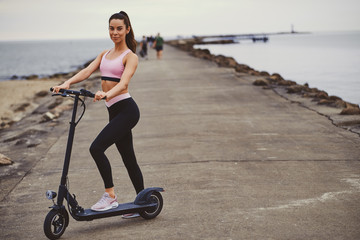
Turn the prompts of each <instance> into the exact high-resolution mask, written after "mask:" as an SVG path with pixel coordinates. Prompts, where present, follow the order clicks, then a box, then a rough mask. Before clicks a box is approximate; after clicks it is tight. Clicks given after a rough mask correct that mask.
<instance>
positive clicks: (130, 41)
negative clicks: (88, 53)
mask: <svg viewBox="0 0 360 240" xmlns="http://www.w3.org/2000/svg"><path fill="white" fill-rule="evenodd" d="M112 19H120V20H124V23H125V26H126V28H128V27H130V32H129V33H128V34H126V45H127V46H128V48H130V50H131V51H133V52H134V53H136V45H137V43H136V40H135V36H134V31H133V28H132V26H131V23H130V18H129V16H128V15H127V13H126V12H124V11H120V12H119V13H115V14H113V15H112V16H111V17H110V18H109V24H110V21H111V20H112Z"/></svg>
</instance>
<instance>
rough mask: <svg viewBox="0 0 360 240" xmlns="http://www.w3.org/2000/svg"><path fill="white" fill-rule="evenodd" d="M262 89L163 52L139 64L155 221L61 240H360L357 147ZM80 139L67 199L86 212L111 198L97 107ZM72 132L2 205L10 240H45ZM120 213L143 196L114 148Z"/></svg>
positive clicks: (111, 224)
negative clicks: (157, 192) (95, 148)
mask: <svg viewBox="0 0 360 240" xmlns="http://www.w3.org/2000/svg"><path fill="white" fill-rule="evenodd" d="M253 80H254V77H252V76H247V75H240V74H237V73H235V72H234V71H233V70H232V69H226V68H218V67H217V66H216V65H215V64H214V63H211V62H208V61H204V60H200V59H196V58H192V57H190V56H188V55H187V53H185V52H181V51H178V50H175V49H173V48H171V47H169V46H166V47H165V51H164V59H163V60H161V61H157V60H156V59H155V56H154V51H153V50H151V51H150V59H149V60H148V61H145V60H142V61H141V62H140V64H139V67H138V70H137V73H136V75H135V77H134V79H133V80H132V84H131V89H130V92H131V94H132V96H133V97H134V99H135V100H136V101H137V103H138V105H139V107H140V111H141V120H140V122H139V124H138V125H137V126H136V128H135V129H134V144H135V151H136V153H137V158H138V161H139V164H140V165H141V168H142V171H143V174H144V178H145V185H146V187H150V186H160V187H164V188H165V190H166V192H164V193H163V197H164V209H163V212H162V213H161V214H160V215H159V216H158V217H157V218H156V219H154V220H150V221H145V220H143V219H133V220H123V219H121V218H120V217H113V218H108V219H102V220H94V221H92V222H76V221H75V220H73V219H70V225H69V226H68V228H67V229H66V232H65V233H64V235H63V237H62V239H77V240H79V239H147V240H148V239H157V240H158V239H164V240H165V239H166V240H168V239H359V238H360V202H359V199H360V162H359V159H360V147H359V146H360V137H359V136H358V135H357V134H354V133H351V132H348V131H346V130H344V129H341V128H337V127H335V126H333V125H332V123H331V122H330V121H329V120H328V119H327V118H325V117H323V116H321V115H319V114H317V113H316V112H314V111H311V110H308V109H305V108H302V107H300V106H298V105H297V104H293V103H291V102H290V101H287V100H285V99H283V98H281V97H280V96H278V95H277V94H275V93H274V92H273V91H271V90H263V89H261V88H259V87H255V86H253V85H252V81H253ZM90 102H91V101H88V109H87V112H86V114H85V116H84V119H83V120H82V122H81V123H80V124H79V126H78V127H77V130H76V133H77V135H76V137H75V141H76V144H75V148H74V151H73V155H72V163H71V167H70V168H71V169H70V173H69V180H70V191H71V192H72V193H75V194H76V195H77V199H78V200H79V202H80V203H81V205H82V206H83V207H90V206H91V205H92V204H93V203H94V202H96V201H97V200H98V198H99V197H100V196H101V194H102V192H103V189H102V187H103V184H102V182H101V179H100V176H99V173H98V171H97V169H96V166H95V164H94V162H93V160H92V159H91V156H90V154H89V151H88V148H89V145H90V143H91V141H92V139H94V138H95V136H96V134H97V133H98V132H99V131H100V130H101V128H102V126H103V125H104V124H105V123H106V121H107V112H106V109H105V107H104V105H103V103H95V104H94V103H92V102H91V103H90ZM65 126H66V127H67V125H60V127H64V132H63V134H62V135H61V136H60V137H59V138H58V140H57V141H56V142H55V143H54V144H53V145H52V146H51V147H50V148H49V149H48V151H47V154H46V155H45V156H42V157H41V158H40V157H39V159H40V160H39V161H38V162H37V164H36V165H35V166H34V167H33V168H32V170H31V171H30V172H29V173H28V174H27V175H26V176H25V177H24V178H23V179H22V181H21V182H20V183H19V184H18V185H17V186H16V187H15V188H14V189H13V191H12V192H11V193H10V194H9V195H8V196H6V197H5V199H4V200H3V201H2V202H0V218H1V221H0V227H1V233H0V238H1V239H45V236H44V234H43V230H42V225H43V221H44V218H45V216H46V214H47V212H48V211H49V209H48V208H47V207H48V206H51V205H52V203H51V202H50V201H49V200H47V199H45V194H44V193H45V191H46V190H47V189H53V190H57V186H58V184H59V180H60V175H61V169H62V161H63V153H64V150H65V144H66V138H67V130H66V128H65ZM107 154H108V156H109V158H110V159H111V163H112V167H113V175H114V178H115V181H114V182H115V184H116V191H117V193H118V195H119V200H120V201H122V202H128V201H132V200H133V199H134V198H135V192H134V190H133V188H132V185H131V183H130V180H129V178H128V176H127V173H126V170H125V168H124V167H123V164H122V162H121V160H120V158H119V155H118V153H117V152H116V150H115V148H110V149H109V150H108V151H107Z"/></svg>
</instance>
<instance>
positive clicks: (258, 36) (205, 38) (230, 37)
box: [192, 31, 311, 44]
mask: <svg viewBox="0 0 360 240" xmlns="http://www.w3.org/2000/svg"><path fill="white" fill-rule="evenodd" d="M310 33H311V32H296V31H291V32H275V33H246V34H227V35H201V36H199V35H193V36H192V38H193V39H194V41H195V42H196V44H227V43H239V42H240V41H242V40H252V41H253V42H254V43H255V42H258V41H262V42H267V41H269V36H272V35H285V34H310Z"/></svg>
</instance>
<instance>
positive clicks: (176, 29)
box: [0, 0, 360, 40]
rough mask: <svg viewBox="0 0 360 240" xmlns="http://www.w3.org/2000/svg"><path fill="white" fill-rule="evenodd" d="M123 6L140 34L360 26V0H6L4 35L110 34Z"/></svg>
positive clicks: (2, 0) (1, 22) (0, 29)
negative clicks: (112, 20)
mask: <svg viewBox="0 0 360 240" xmlns="http://www.w3.org/2000/svg"><path fill="white" fill-rule="evenodd" d="M121 10H123V11H125V12H127V13H128V15H129V17H130V21H131V24H132V27H133V30H134V32H135V35H136V37H141V36H142V35H156V34H157V33H158V32H160V33H161V35H163V36H169V37H170V36H171V37H173V36H191V35H214V34H241V33H268V32H279V31H290V29H291V25H292V24H293V25H294V27H295V30H296V31H311V32H317V31H354V30H355V31H356V30H360V14H359V12H360V0H222V1H220V0H127V1H126V0H122V1H121V0H0V40H46V39H89V38H91V39H94V38H95V39H96V38H97V39H99V38H107V37H108V19H109V17H110V16H111V15H112V14H113V13H116V12H119V11H121Z"/></svg>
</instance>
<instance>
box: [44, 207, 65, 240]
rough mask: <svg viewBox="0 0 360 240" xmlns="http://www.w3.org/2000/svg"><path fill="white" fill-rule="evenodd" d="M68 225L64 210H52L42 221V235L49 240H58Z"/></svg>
mask: <svg viewBox="0 0 360 240" xmlns="http://www.w3.org/2000/svg"><path fill="white" fill-rule="evenodd" d="M68 224H69V214H68V213H67V211H66V210H64V211H58V210H55V209H52V210H51V211H50V212H49V213H48V214H47V215H46V218H45V221H44V233H45V235H46V236H47V237H48V238H49V239H58V238H60V237H61V236H62V235H63V234H64V232H65V229H66V227H67V226H68Z"/></svg>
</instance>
